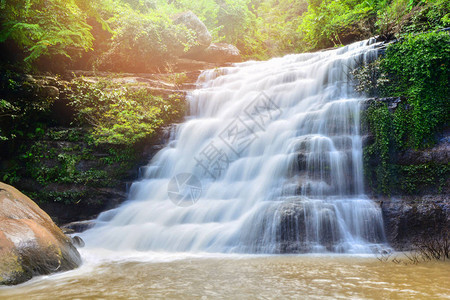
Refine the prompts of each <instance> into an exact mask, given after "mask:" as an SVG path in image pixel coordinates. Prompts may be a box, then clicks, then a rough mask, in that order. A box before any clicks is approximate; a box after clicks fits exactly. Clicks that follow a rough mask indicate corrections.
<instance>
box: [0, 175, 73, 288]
mask: <svg viewBox="0 0 450 300" xmlns="http://www.w3.org/2000/svg"><path fill="white" fill-rule="evenodd" d="M80 264H81V258H80V254H79V253H78V251H77V250H76V248H75V247H74V246H73V244H72V241H71V239H70V238H69V237H67V236H66V235H65V234H64V233H63V232H62V231H61V229H59V228H58V226H56V225H55V223H53V221H52V219H51V218H50V217H49V216H48V215H47V214H46V213H45V212H44V211H43V210H41V209H40V208H39V206H38V205H37V204H36V203H34V202H33V201H32V200H31V199H30V198H28V197H27V196H25V195H24V194H22V193H21V192H19V191H18V190H17V189H15V188H14V187H12V186H9V185H7V184H4V183H1V182H0V285H2V284H18V283H21V282H24V281H26V280H29V279H30V278H31V277H33V276H35V275H44V274H50V273H53V272H59V271H67V270H71V269H74V268H76V267H78V266H79V265H80Z"/></svg>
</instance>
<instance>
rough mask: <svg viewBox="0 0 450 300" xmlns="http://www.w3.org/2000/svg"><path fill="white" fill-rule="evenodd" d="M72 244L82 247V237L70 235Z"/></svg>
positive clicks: (83, 243)
mask: <svg viewBox="0 0 450 300" xmlns="http://www.w3.org/2000/svg"><path fill="white" fill-rule="evenodd" d="M72 244H74V245H75V247H77V248H83V247H84V246H85V245H86V244H85V242H84V241H83V239H82V238H80V237H79V236H78V235H76V236H74V237H72Z"/></svg>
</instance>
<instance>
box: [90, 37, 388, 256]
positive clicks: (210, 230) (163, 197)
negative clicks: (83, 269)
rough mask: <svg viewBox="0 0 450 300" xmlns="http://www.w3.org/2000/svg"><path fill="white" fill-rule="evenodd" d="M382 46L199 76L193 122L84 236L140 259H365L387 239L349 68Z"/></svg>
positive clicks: (361, 45)
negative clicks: (367, 181)
mask: <svg viewBox="0 0 450 300" xmlns="http://www.w3.org/2000/svg"><path fill="white" fill-rule="evenodd" d="M376 56H377V44H376V43H373V42H371V41H363V42H358V43H354V44H351V45H348V46H345V47H342V48H338V49H335V50H329V51H322V52H317V53H305V54H295V55H287V56H284V57H281V58H274V59H271V60H269V61H262V62H255V61H250V62H244V63H239V64H235V65H234V66H232V67H225V68H220V69H215V70H208V71H204V72H203V73H202V74H201V75H200V77H199V78H198V82H197V86H198V88H197V89H196V90H195V91H192V92H191V93H190V94H189V95H188V101H189V105H190V114H189V117H187V118H186V120H185V122H184V123H182V124H179V125H177V126H175V127H174V128H173V130H172V131H171V137H170V141H169V142H168V144H167V146H166V147H164V148H163V149H162V150H161V151H159V152H158V153H157V155H155V156H154V157H153V159H152V161H151V162H150V163H149V165H148V166H147V167H146V168H145V172H143V175H142V178H141V179H140V180H139V181H136V182H134V183H133V184H132V186H131V188H130V195H129V200H128V201H126V202H125V203H124V204H122V205H121V206H120V207H118V208H116V209H113V210H110V211H107V212H104V213H102V214H101V215H100V216H99V218H98V220H97V225H96V226H95V227H94V228H93V229H91V230H88V231H87V232H85V233H84V234H83V238H84V239H85V240H86V243H87V245H88V246H89V247H102V248H108V249H112V250H139V251H178V252H185V251H193V252H197V251H206V252H241V253H296V252H324V251H333V252H350V253H367V252H370V251H372V249H373V247H375V246H377V245H378V244H381V243H383V242H384V240H385V238H384V231H383V221H382V216H381V211H380V208H379V207H378V206H377V205H376V204H375V203H373V202H372V201H371V200H370V199H368V198H367V197H366V196H365V194H364V184H363V167H362V143H361V136H360V102H361V100H362V98H360V97H359V96H358V95H357V94H356V93H355V92H354V90H353V87H352V84H351V79H350V76H349V74H350V72H351V71H352V70H353V69H354V68H355V67H356V66H358V65H359V64H361V63H367V62H370V61H371V60H373V59H374V58H375V57H376Z"/></svg>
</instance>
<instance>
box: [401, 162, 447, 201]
mask: <svg viewBox="0 0 450 300" xmlns="http://www.w3.org/2000/svg"><path fill="white" fill-rule="evenodd" d="M449 176H450V163H448V164H435V163H427V164H420V165H406V166H404V165H397V166H396V177H397V178H398V181H397V184H398V187H397V188H398V189H399V190H400V191H402V192H403V193H405V194H411V195H414V194H417V192H418V191H420V190H425V189H429V188H435V189H436V192H438V193H442V191H443V189H444V187H445V185H446V179H447V178H449Z"/></svg>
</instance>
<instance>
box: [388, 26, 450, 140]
mask: <svg viewBox="0 0 450 300" xmlns="http://www.w3.org/2000/svg"><path fill="white" fill-rule="evenodd" d="M381 70H382V72H383V73H386V74H387V76H388V77H387V78H388V80H389V83H388V84H387V85H386V88H385V90H384V94H385V95H390V96H405V97H407V98H408V103H409V104H410V105H411V107H412V110H411V112H410V114H409V117H410V118H411V122H409V123H407V124H409V125H410V126H408V127H407V128H405V131H407V135H408V139H409V141H408V143H407V145H408V146H411V147H414V148H421V147H427V146H430V145H432V144H433V143H434V141H435V132H437V131H438V130H439V129H440V128H441V127H442V126H443V125H444V124H446V123H448V120H449V119H448V118H449V115H450V102H449V95H450V36H449V35H448V34H447V33H427V34H422V35H418V36H410V37H407V38H405V39H404V40H403V41H402V42H401V43H396V44H393V45H391V46H390V47H389V48H388V49H387V52H386V56H385V57H384V59H383V60H382V61H381ZM405 145H406V144H405Z"/></svg>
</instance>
